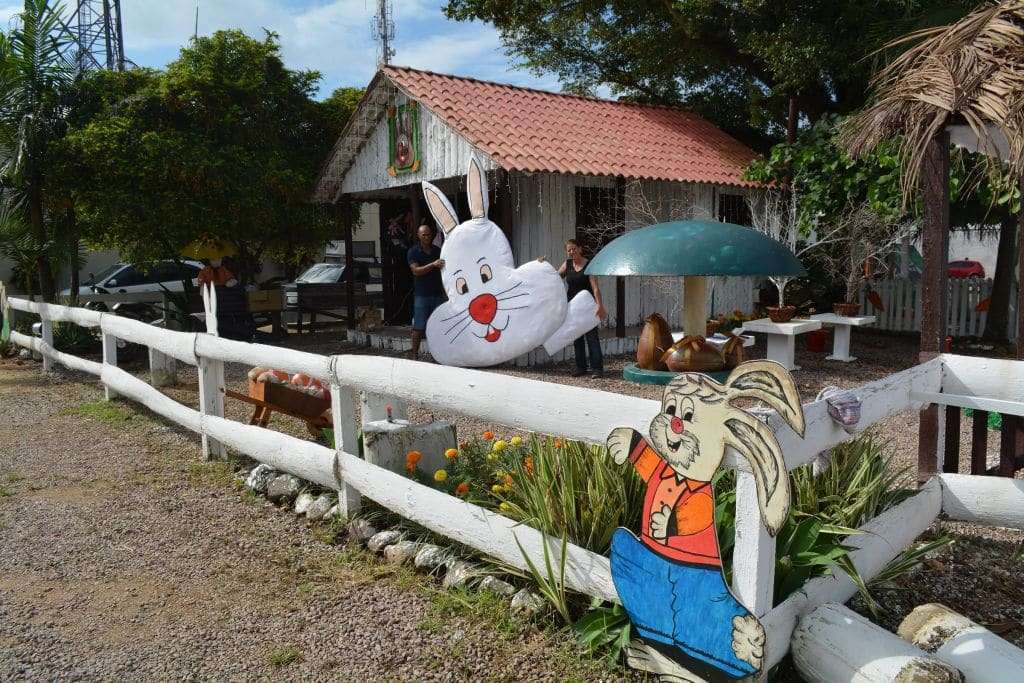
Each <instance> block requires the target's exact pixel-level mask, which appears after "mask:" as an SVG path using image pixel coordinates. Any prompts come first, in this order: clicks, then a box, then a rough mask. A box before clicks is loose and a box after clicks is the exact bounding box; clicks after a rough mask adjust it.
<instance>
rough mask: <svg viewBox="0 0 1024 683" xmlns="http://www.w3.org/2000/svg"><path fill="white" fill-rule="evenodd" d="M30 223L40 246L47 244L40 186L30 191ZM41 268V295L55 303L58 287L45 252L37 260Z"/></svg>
mask: <svg viewBox="0 0 1024 683" xmlns="http://www.w3.org/2000/svg"><path fill="white" fill-rule="evenodd" d="M28 212H29V221H30V222H31V224H32V232H34V233H35V236H36V239H37V240H38V241H39V244H41V245H42V244H46V242H47V241H48V240H47V238H46V226H45V225H44V224H43V195H42V192H41V191H40V189H39V186H38V184H33V186H32V187H31V188H30V189H29V207H28ZM36 264H37V267H38V268H39V293H40V294H42V296H43V300H44V301H47V302H49V303H53V301H54V299H55V298H56V294H57V285H56V283H55V282H54V278H53V267H52V266H51V265H50V257H49V255H47V254H46V253H45V252H42V253H40V254H39V258H38V259H37V260H36Z"/></svg>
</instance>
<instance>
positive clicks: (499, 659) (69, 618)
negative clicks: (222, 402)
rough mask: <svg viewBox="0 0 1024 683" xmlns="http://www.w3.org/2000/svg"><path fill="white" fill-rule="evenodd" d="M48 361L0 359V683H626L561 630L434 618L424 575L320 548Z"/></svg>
mask: <svg viewBox="0 0 1024 683" xmlns="http://www.w3.org/2000/svg"><path fill="white" fill-rule="evenodd" d="M38 368H39V366H38V365H37V364H35V363H30V364H25V365H18V364H16V363H15V362H14V361H0V680H4V681H10V680H44V679H45V680H56V679H60V680H169V679H175V680H198V679H202V680H211V679H212V680H254V679H257V680H269V679H274V680H328V679H331V680H337V679H342V680H352V681H399V680H401V681H406V680H415V681H421V680H438V681H440V680H473V681H478V680H530V681H535V680H595V679H604V680H613V679H615V678H617V676H616V675H614V674H613V673H609V671H608V670H607V669H602V668H600V667H599V666H598V665H596V664H593V663H591V662H589V660H584V661H581V659H580V658H579V657H578V656H577V655H576V654H575V653H574V651H573V650H572V648H571V646H570V645H569V643H568V641H567V638H566V637H565V636H564V635H557V634H554V635H553V634H550V633H548V632H542V631H540V630H538V629H536V628H529V627H523V628H519V629H512V630H511V631H510V630H509V628H508V625H507V624H505V627H504V628H501V629H499V628H498V627H497V626H495V625H494V623H493V619H492V620H488V618H482V617H480V616H460V615H459V614H455V615H452V614H450V613H449V614H445V615H443V618H439V614H438V611H437V610H438V600H437V597H436V596H437V592H436V591H435V589H433V588H430V587H429V585H418V584H420V583H422V584H429V582H430V581H431V580H430V579H427V578H423V577H417V576H416V575H413V574H410V573H408V572H403V571H397V572H396V571H395V570H394V569H392V568H390V567H387V566H384V565H382V564H381V563H379V562H376V561H375V560H372V559H371V560H366V558H365V554H363V553H357V554H356V555H362V556H363V558H362V559H361V560H360V559H358V558H355V559H353V558H352V557H351V556H350V555H352V554H351V553H346V552H345V551H344V550H340V549H339V548H338V547H336V546H331V545H328V544H326V543H324V542H321V541H320V540H317V534H315V533H313V532H312V530H311V529H309V528H308V527H307V526H306V524H305V523H303V522H301V521H299V520H298V519H297V518H296V517H294V516H293V515H292V514H290V513H287V512H284V511H280V510H276V509H273V508H272V506H270V504H269V503H265V502H264V501H263V500H262V499H256V498H252V497H249V496H246V495H245V494H243V493H242V492H240V491H238V490H237V489H236V488H234V487H233V486H232V480H233V473H232V472H231V471H230V469H229V468H227V467H226V466H225V465H223V464H202V463H200V462H199V461H198V459H197V452H198V445H197V444H198V442H197V440H196V439H195V438H194V436H192V435H190V434H185V433H182V432H180V431H178V430H177V429H176V428H173V427H170V426H167V425H165V424H163V423H161V422H159V421H157V420H155V419H154V418H153V417H152V416H150V415H148V414H147V413H145V412H143V411H141V410H137V409H136V408H134V407H132V406H131V405H129V404H120V403H116V404H114V407H113V408H112V409H111V408H110V406H109V405H105V404H102V403H100V402H99V401H98V399H100V398H101V397H102V394H101V392H100V390H99V388H98V387H97V385H96V383H95V382H94V381H90V380H89V378H86V377H82V376H77V377H75V376H69V377H68V378H67V379H64V380H57V381H51V380H47V379H44V378H43V376H42V375H41V373H40V372H39V370H38ZM268 508H269V509H268ZM449 602H450V601H449Z"/></svg>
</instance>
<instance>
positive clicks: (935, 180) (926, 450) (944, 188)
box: [917, 129, 949, 482]
mask: <svg viewBox="0 0 1024 683" xmlns="http://www.w3.org/2000/svg"><path fill="white" fill-rule="evenodd" d="M922 182H923V190H924V234H923V236H922V242H923V243H924V254H923V256H924V272H923V273H922V276H921V298H922V309H921V347H920V360H921V362H924V361H927V360H930V359H931V358H934V357H935V356H936V355H937V354H939V353H941V352H942V341H943V339H944V338H945V336H946V269H947V266H946V264H947V261H948V259H949V133H948V132H947V131H946V130H945V129H943V131H942V132H940V133H939V134H937V135H936V136H935V137H934V138H933V139H932V140H931V142H929V143H928V151H927V154H926V156H925V161H924V169H923V173H922ZM938 446H939V408H938V406H936V405H929V406H926V407H925V408H924V409H923V410H922V411H921V420H920V425H919V427H918V451H917V480H918V482H924V481H927V480H928V478H929V477H931V476H932V475H933V474H935V472H936V470H937V469H938Z"/></svg>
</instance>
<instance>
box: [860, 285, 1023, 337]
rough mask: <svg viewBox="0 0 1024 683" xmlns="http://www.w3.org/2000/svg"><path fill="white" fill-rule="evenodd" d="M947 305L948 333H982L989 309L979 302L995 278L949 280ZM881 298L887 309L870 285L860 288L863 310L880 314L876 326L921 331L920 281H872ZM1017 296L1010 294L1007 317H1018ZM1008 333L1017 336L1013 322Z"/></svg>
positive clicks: (902, 330)
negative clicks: (870, 293)
mask: <svg viewBox="0 0 1024 683" xmlns="http://www.w3.org/2000/svg"><path fill="white" fill-rule="evenodd" d="M947 287H948V288H949V289H948V292H947V295H948V298H947V302H948V307H947V311H946V334H948V335H950V336H952V337H980V336H981V335H982V333H983V332H984V331H985V323H986V321H987V320H988V313H987V311H983V310H978V309H979V305H980V304H981V303H982V302H983V301H985V299H987V298H989V297H990V296H991V294H992V280H982V279H981V278H958V279H951V280H948V281H947ZM870 289H871V290H874V291H875V292H876V293H877V294H878V296H879V298H880V299H881V301H882V307H883V309H884V310H879V309H878V308H876V307H875V306H874V304H872V303H871V302H870V301H869V300H868V298H867V294H868V290H869V287H868V286H865V287H864V288H863V289H861V292H860V305H861V312H862V313H863V314H864V315H873V316H875V317H876V318H878V321H877V322H876V323H875V327H876V328H878V329H880V330H892V331H894V332H919V331H920V330H921V281H920V280H907V279H894V280H878V281H874V282H871V283H870ZM1016 300H1017V297H1016V296H1015V295H1014V294H1013V293H1011V295H1010V314H1009V316H1008V320H1016V304H1015V302H1016ZM1007 334H1008V335H1010V338H1011V339H1012V338H1015V337H1016V328H1015V326H1014V325H1008V329H1007Z"/></svg>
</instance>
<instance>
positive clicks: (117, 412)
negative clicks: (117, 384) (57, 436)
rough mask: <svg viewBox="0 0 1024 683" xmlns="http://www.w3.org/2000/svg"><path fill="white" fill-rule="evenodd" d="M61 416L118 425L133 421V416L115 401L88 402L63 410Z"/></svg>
mask: <svg viewBox="0 0 1024 683" xmlns="http://www.w3.org/2000/svg"><path fill="white" fill-rule="evenodd" d="M60 414H61V415H80V416H83V417H90V418H92V419H94V420H99V421H100V422H108V423H114V424H120V423H123V422H128V421H129V420H132V419H134V417H135V416H134V414H133V413H132V412H131V411H129V410H128V409H127V408H125V407H124V405H122V404H120V403H118V402H116V401H102V400H101V401H89V402H88V403H81V404H79V405H77V406H72V407H70V408H65V409H64V410H62V411H61V413H60Z"/></svg>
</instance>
